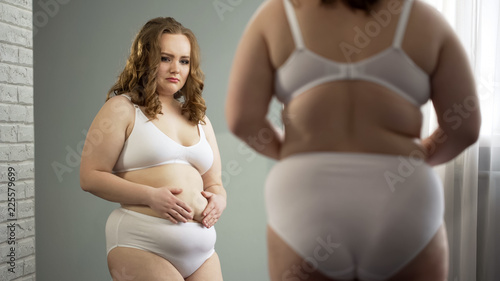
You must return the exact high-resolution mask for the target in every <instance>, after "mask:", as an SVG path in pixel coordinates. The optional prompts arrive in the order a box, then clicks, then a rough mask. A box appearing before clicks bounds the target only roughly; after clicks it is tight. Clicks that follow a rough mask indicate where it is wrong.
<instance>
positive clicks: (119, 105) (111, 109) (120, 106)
mask: <svg viewBox="0 0 500 281" xmlns="http://www.w3.org/2000/svg"><path fill="white" fill-rule="evenodd" d="M101 110H102V111H105V112H106V113H107V114H112V115H117V116H119V117H121V118H123V117H127V116H130V115H132V116H133V114H134V111H135V105H134V104H133V103H132V101H131V98H130V96H128V95H126V94H120V95H115V96H113V97H111V98H109V99H108V100H107V101H106V102H105V103H104V105H103V106H102V109H101Z"/></svg>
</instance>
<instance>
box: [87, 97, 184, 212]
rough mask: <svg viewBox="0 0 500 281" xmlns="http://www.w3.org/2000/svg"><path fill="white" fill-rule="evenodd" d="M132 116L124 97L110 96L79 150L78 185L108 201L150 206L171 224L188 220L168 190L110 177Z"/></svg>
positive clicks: (132, 113)
mask: <svg viewBox="0 0 500 281" xmlns="http://www.w3.org/2000/svg"><path fill="white" fill-rule="evenodd" d="M134 116H135V109H134V107H133V106H132V104H131V103H130V101H128V99H127V98H125V97H120V96H118V97H113V98H111V99H110V100H108V101H107V102H106V103H105V104H104V105H103V107H102V108H101V110H100V111H99V113H97V115H96V117H95V118H94V121H93V122H92V125H91V126H90V129H89V132H88V134H87V138H86V140H85V145H84V147H83V152H82V159H81V165H80V186H81V187H82V189H83V190H84V191H87V192H90V193H92V194H94V195H96V196H98V197H101V198H103V199H105V200H108V201H112V202H117V203H121V204H132V205H146V206H150V207H151V208H152V209H153V210H155V211H156V212H158V213H159V214H161V215H163V216H165V218H167V219H170V220H171V221H175V219H177V220H180V221H187V220H186V218H188V219H191V217H192V216H191V215H190V214H189V212H190V211H191V209H190V208H189V206H187V205H186V204H185V203H184V202H182V201H180V200H178V199H177V198H176V197H175V196H174V195H173V194H172V192H171V191H170V190H169V189H168V188H166V187H165V188H153V187H151V186H147V185H143V184H137V183H133V182H130V181H127V180H125V179H123V178H120V177H118V176H116V175H114V174H112V169H113V167H114V165H115V163H116V161H117V159H118V157H119V155H120V152H121V150H122V148H123V144H124V143H125V138H126V132H127V130H128V129H129V126H133V120H134ZM130 128H131V127H130ZM174 192H176V191H175V190H174ZM179 192H180V191H179ZM172 210H175V211H176V212H173V211H172ZM170 213H171V214H170ZM180 214H182V216H181V215H180ZM170 215H171V216H172V217H174V218H175V219H174V220H172V219H171V218H170Z"/></svg>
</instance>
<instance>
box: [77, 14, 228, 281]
mask: <svg viewBox="0 0 500 281" xmlns="http://www.w3.org/2000/svg"><path fill="white" fill-rule="evenodd" d="M203 79H204V75H203V72H202V70H201V69H200V51H199V46H198V43H197V41H196V38H195V36H194V34H193V33H192V32H191V30H189V29H187V28H186V27H184V26H182V25H181V24H180V23H179V22H177V21H176V20H174V19H173V18H155V19H152V20H150V21H149V22H147V23H146V24H145V25H144V26H143V27H142V29H141V30H140V31H139V33H138V34H137V36H136V38H135V40H134V42H133V45H132V48H131V53H130V56H129V58H128V61H127V64H126V66H125V69H124V70H123V71H122V73H121V75H120V76H119V78H118V81H117V82H116V83H115V85H114V86H113V87H112V88H111V90H110V91H109V93H108V96H107V100H106V102H105V104H104V105H103V107H102V108H101V110H100V111H99V113H98V114H97V116H96V117H95V119H94V121H93V122H92V125H91V126H90V129H89V133H88V134H87V139H86V141H85V146H84V149H83V151H84V152H83V153H82V161H81V168H80V182H81V187H82V188H83V190H85V191H88V192H91V193H92V194H94V195H96V196H99V197H101V198H103V199H106V200H109V201H112V202H117V203H120V204H121V207H120V208H118V209H116V210H114V211H113V212H112V213H111V215H110V216H109V218H108V221H107V223H106V246H107V253H108V256H107V258H108V267H109V271H110V273H111V275H112V277H113V280H148V281H156V280H158V281H160V280H161V281H166V280H168V281H172V280H192V281H196V280H211V281H212V280H213V281H217V280H222V273H221V267H220V263H219V258H218V256H217V254H216V253H215V250H214V245H215V240H216V233H215V229H214V224H215V223H216V221H217V220H218V219H219V217H220V216H221V213H222V212H223V210H224V209H225V207H226V192H225V190H224V188H223V186H222V181H221V163H220V155H219V150H218V148H217V143H216V139H215V134H214V131H213V128H212V125H211V124H210V121H209V119H208V117H207V116H206V115H205V110H206V106H205V101H204V99H203V98H202V91H203Z"/></svg>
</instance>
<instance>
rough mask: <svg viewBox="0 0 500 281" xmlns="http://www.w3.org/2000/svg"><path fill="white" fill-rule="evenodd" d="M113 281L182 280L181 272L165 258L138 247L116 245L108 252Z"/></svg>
mask: <svg viewBox="0 0 500 281" xmlns="http://www.w3.org/2000/svg"><path fill="white" fill-rule="evenodd" d="M108 268H109V272H110V273H111V276H112V277H113V281H134V280H136V281H142V280H148V281H183V280H184V278H182V276H181V274H180V273H179V271H177V269H176V268H175V267H174V266H173V265H172V264H171V263H170V262H169V261H167V260H166V259H164V258H162V257H160V256H158V255H156V254H153V253H150V252H147V251H143V250H139V249H135V248H127V247H116V248H114V249H113V250H111V251H110V252H109V254H108Z"/></svg>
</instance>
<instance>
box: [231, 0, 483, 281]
mask: <svg viewBox="0 0 500 281" xmlns="http://www.w3.org/2000/svg"><path fill="white" fill-rule="evenodd" d="M293 2H294V3H296V5H295V12H296V14H297V18H298V21H299V26H300V28H301V30H302V35H303V40H304V42H305V45H306V47H307V48H308V49H309V50H311V51H312V52H314V53H316V54H318V55H320V56H323V57H325V58H327V59H330V60H333V61H336V62H357V61H361V60H363V59H366V58H370V57H372V56H374V55H376V54H378V53H380V52H381V51H384V50H386V49H387V48H388V47H389V46H390V45H391V43H392V40H393V38H394V33H395V30H396V25H397V22H398V21H397V19H399V15H393V16H392V17H393V20H391V21H390V22H389V24H388V25H387V26H386V27H384V28H382V29H381V31H380V33H379V34H378V35H377V36H374V37H372V38H371V41H370V44H369V45H368V46H366V47H365V48H363V49H361V52H359V53H355V54H353V55H352V56H350V57H346V56H345V54H344V53H343V52H342V51H341V49H340V48H339V47H338V46H339V45H340V43H342V42H347V43H348V44H351V45H355V43H354V42H353V38H354V36H355V32H354V27H356V26H357V27H364V26H366V24H367V23H368V22H370V21H374V18H373V17H372V16H371V15H370V16H367V15H366V14H365V13H364V12H363V11H357V12H356V13H354V12H352V10H350V8H348V7H347V6H345V5H344V4H342V3H341V2H340V1H339V2H338V3H337V4H336V5H334V6H333V7H332V8H326V7H320V6H319V5H320V4H319V3H320V1H319V0H316V1H293ZM396 2H398V3H399V4H400V5H402V1H401V0H396ZM388 3H389V0H382V1H380V2H379V4H378V5H377V6H376V7H375V8H374V9H375V11H380V10H382V9H385V7H388ZM332 34H335V35H336V36H332ZM422 42H425V44H422ZM294 49H295V45H294V41H293V37H292V35H291V32H290V28H289V25H288V21H287V18H286V14H285V11H284V7H283V1H282V0H268V1H266V2H265V3H263V4H262V6H261V7H260V8H259V10H258V12H257V13H256V14H255V15H254V17H253V18H252V20H251V22H250V23H249V24H248V27H247V29H246V30H245V33H244V34H243V36H242V38H241V41H240V44H239V46H238V49H237V51H236V55H235V58H234V63H233V68H232V70H231V77H230V83H229V89H228V97H227V103H226V119H227V122H228V126H229V128H230V130H231V131H232V132H233V133H234V134H235V135H236V136H238V137H239V138H240V139H241V140H243V141H245V142H246V143H247V144H248V145H249V146H251V147H252V148H254V149H255V150H256V151H257V152H259V153H261V154H263V155H265V156H268V157H270V158H273V159H276V160H281V159H284V158H286V157H288V156H291V155H294V154H297V153H302V152H312V151H332V152H361V153H379V154H390V155H403V156H410V155H412V153H413V154H414V155H415V153H416V152H418V153H420V154H421V155H424V157H425V161H426V162H427V164H429V165H438V164H441V163H445V162H447V161H449V160H451V159H453V158H454V157H456V156H457V155H458V154H459V153H461V152H462V151H463V150H464V149H465V148H467V147H468V146H469V145H471V144H473V143H474V142H475V141H476V140H477V138H478V134H479V127H480V113H479V108H478V107H477V106H476V107H471V106H469V107H468V108H469V109H468V110H467V111H466V112H463V111H464V110H465V109H464V106H463V105H464V101H468V102H470V103H474V102H475V104H476V105H477V104H478V98H477V94H476V92H475V84H474V80H473V75H472V73H471V68H470V66H469V63H468V59H467V57H466V55H465V52H464V50H463V48H462V46H461V44H460V42H459V40H458V38H457V36H456V35H455V33H454V32H453V30H452V28H451V27H450V26H449V25H448V24H447V22H446V21H445V19H444V18H443V17H442V16H441V15H440V14H439V13H438V12H437V11H435V10H434V9H433V8H432V7H430V6H429V5H427V4H425V3H423V2H421V1H414V4H413V7H412V12H411V15H410V19H409V22H408V25H407V29H406V36H405V37H404V40H403V43H402V49H403V50H404V51H405V52H406V54H407V55H408V56H409V57H410V58H411V60H413V62H414V63H415V64H416V65H417V66H418V67H419V68H421V69H422V70H423V71H424V72H426V73H427V74H428V75H429V77H430V81H431V90H432V92H431V100H432V102H433V105H434V108H435V111H436V114H437V116H438V123H439V127H438V129H437V130H436V131H435V132H434V133H433V134H432V135H431V136H430V137H428V138H425V139H422V138H421V136H420V130H421V126H422V114H421V112H420V109H419V108H418V107H416V106H415V105H413V104H411V103H410V102H409V101H407V100H406V99H404V98H402V97H401V96H399V95H398V94H397V93H394V92H392V91H390V90H389V89H387V88H384V87H383V86H380V85H378V84H375V83H371V82H367V81H359V80H351V81H336V82H329V83H326V84H322V85H319V86H317V87H315V88H313V89H310V90H308V91H306V92H304V93H302V94H301V95H300V96H298V97H296V98H295V99H293V100H292V101H291V102H290V103H288V104H287V105H285V107H284V109H283V113H282V114H283V121H284V127H285V130H284V131H285V132H286V134H283V133H282V132H281V130H280V129H278V128H275V127H274V126H272V125H271V124H270V123H269V122H268V121H267V119H266V115H267V113H268V106H269V103H270V101H271V98H272V97H273V94H274V79H275V72H276V70H277V69H279V67H281V66H282V65H283V64H284V63H285V62H286V61H287V59H288V58H289V57H290V55H291V54H292V52H293V51H294ZM256 81H258V83H256ZM248 104H251V105H252V106H251V107H249V106H247V105H248ZM460 110H461V111H460ZM459 121H460V122H459ZM263 131H266V132H267V133H269V134H271V135H272V136H273V138H272V139H271V140H270V141H269V138H266V139H265V142H264V141H259V138H258V136H259V133H260V132H263ZM445 233H446V230H445V228H444V225H443V226H442V227H441V228H440V230H439V231H438V232H437V233H436V234H435V236H434V238H433V239H432V240H431V242H430V243H429V244H428V245H427V246H426V247H425V248H424V249H423V250H422V251H421V252H420V253H419V254H418V255H417V257H416V258H415V259H414V260H413V261H411V262H410V263H409V264H408V265H407V266H406V267H404V268H403V269H402V270H401V271H400V272H398V273H397V274H396V275H395V276H393V277H392V278H391V279H390V280H391V281H399V280H405V281H414V280H415V281H420V280H422V281H424V280H425V281H429V280H430V281H434V280H436V281H438V280H439V281H443V280H446V276H447V267H448V261H447V255H448V248H447V240H446V235H445ZM268 253H269V269H270V276H271V280H282V279H281V278H282V277H283V274H284V273H285V272H286V271H287V270H289V269H290V268H292V267H293V265H296V264H301V263H302V262H303V260H302V258H301V257H300V256H299V255H297V254H296V253H295V252H294V251H293V250H292V249H291V248H290V247H289V246H288V245H287V244H286V243H284V242H283V241H282V240H281V239H280V238H279V236H277V235H276V233H274V232H273V230H272V229H271V228H268ZM381 258H382V257H381ZM307 280H332V279H328V278H326V277H325V276H323V275H321V274H320V273H318V272H315V273H313V275H311V276H310V278H309V279H307Z"/></svg>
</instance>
